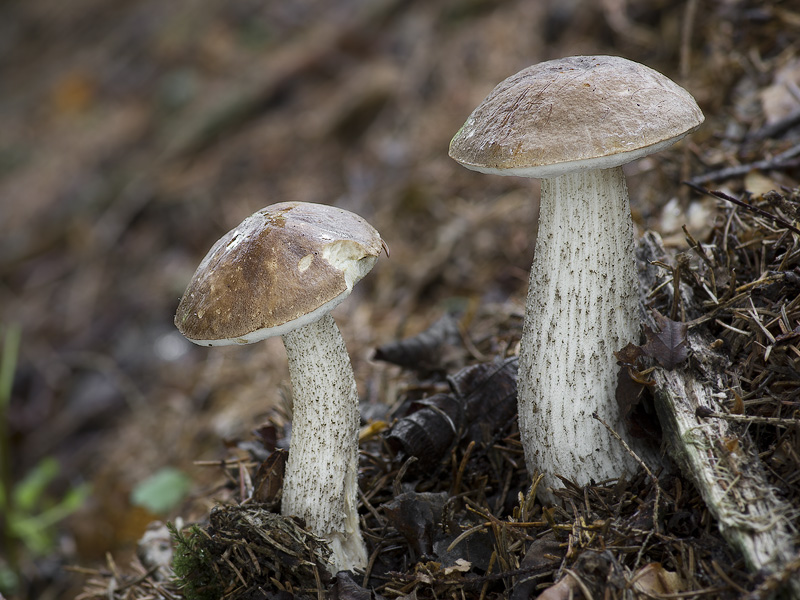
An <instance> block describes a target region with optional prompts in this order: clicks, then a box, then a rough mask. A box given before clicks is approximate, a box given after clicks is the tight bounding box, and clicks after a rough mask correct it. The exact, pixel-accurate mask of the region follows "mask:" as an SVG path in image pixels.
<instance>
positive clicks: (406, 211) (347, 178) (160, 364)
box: [0, 0, 800, 599]
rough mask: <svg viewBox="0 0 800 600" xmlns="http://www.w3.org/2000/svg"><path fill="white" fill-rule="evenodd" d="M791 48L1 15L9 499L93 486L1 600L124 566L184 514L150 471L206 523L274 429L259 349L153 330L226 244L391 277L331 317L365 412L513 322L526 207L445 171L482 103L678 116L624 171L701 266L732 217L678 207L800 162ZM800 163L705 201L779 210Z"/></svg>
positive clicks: (45, 7) (118, 12) (729, 3)
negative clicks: (526, 86) (412, 377)
mask: <svg viewBox="0 0 800 600" xmlns="http://www.w3.org/2000/svg"><path fill="white" fill-rule="evenodd" d="M798 40H800V6H798V5H797V4H796V2H791V1H784V2H781V1H777V2H758V1H756V0H753V1H736V0H697V1H695V0H689V1H686V2H672V1H668V0H602V1H591V0H543V1H541V2H534V1H530V0H528V1H525V0H508V1H503V2H492V1H489V0H467V1H464V0H440V1H432V2H413V1H412V2H399V1H397V0H369V1H362V0H339V1H337V2H321V1H319V0H298V1H295V2H289V3H287V2H254V1H252V0H206V1H205V2H202V3H199V2H195V1H191V0H173V1H172V2H156V1H154V0H120V1H118V2H113V3H108V2H102V1H99V0H72V1H71V2H69V3H63V2H60V1H57V0H6V1H5V2H2V3H0V131H2V135H1V136H0V326H2V327H3V330H4V331H7V330H8V328H9V327H10V326H13V325H18V326H19V327H20V328H21V344H20V350H19V361H18V364H17V366H16V372H15V378H14V385H13V393H12V397H11V402H10V406H9V409H8V414H7V424H6V428H7V430H6V431H5V432H4V431H3V430H2V429H0V436H3V437H4V439H5V442H4V445H3V446H0V448H5V450H6V451H7V452H8V453H9V454H8V455H7V457H8V458H10V463H11V464H10V466H11V472H10V476H9V477H8V479H7V480H6V482H5V483H6V484H8V483H9V482H19V481H21V480H23V479H24V477H25V475H26V474H29V473H31V472H32V471H34V470H35V469H36V467H37V465H40V464H41V462H42V460H43V459H45V458H47V457H52V458H55V459H56V460H57V464H58V468H57V474H56V475H55V476H54V477H53V479H52V481H50V482H49V484H48V485H47V486H46V488H45V489H44V490H43V491H42V492H41V494H40V497H39V501H40V503H41V504H42V505H47V504H48V503H49V504H50V505H52V504H54V503H57V501H58V499H60V498H64V497H65V496H67V495H68V494H69V492H70V490H74V489H76V488H79V487H80V486H81V485H83V484H89V486H90V492H89V493H88V496H87V497H86V499H85V500H84V501H83V502H81V503H80V506H79V507H78V508H77V510H76V511H75V512H73V513H72V514H71V515H70V516H69V517H67V518H65V519H62V520H59V521H58V523H57V524H55V526H54V527H52V528H48V531H49V532H51V533H53V534H54V535H53V537H52V539H51V540H50V541H49V543H48V544H46V545H45V550H44V551H42V552H38V553H37V552H32V551H31V549H30V548H29V547H26V546H25V545H24V544H22V543H21V540H19V539H11V540H8V539H6V540H5V541H6V542H7V544H6V549H5V560H0V565H2V564H4V565H5V566H6V567H7V566H9V565H10V562H9V561H10V560H11V559H10V552H12V551H11V550H10V548H11V545H12V544H13V545H15V546H16V549H15V550H14V551H13V553H14V554H16V559H15V560H14V562H15V563H16V567H17V575H18V576H19V578H18V581H17V584H16V591H12V590H10V589H9V590H7V593H6V597H7V598H9V599H10V598H16V597H19V598H25V597H27V598H39V599H42V598H44V599H49V598H53V599H54V598H73V597H75V595H76V594H77V593H78V592H79V591H80V589H81V586H82V585H83V583H84V577H83V576H82V575H81V574H80V573H75V572H73V571H68V570H65V569H64V567H66V566H70V565H71V566H81V567H85V568H93V567H98V566H101V565H105V564H106V553H111V554H112V555H113V556H114V558H115V560H116V561H117V562H118V564H120V565H123V564H127V562H128V561H129V560H130V558H131V556H132V549H133V547H134V545H135V542H136V540H137V539H139V537H140V536H141V535H142V533H143V532H144V530H145V528H146V526H147V524H148V523H149V522H150V521H151V520H154V519H156V518H161V519H165V518H171V517H173V516H174V515H175V513H176V512H177V509H175V511H173V512H172V513H165V514H154V513H153V512H151V511H148V510H146V509H145V508H143V507H141V506H137V505H135V504H134V503H133V502H132V500H131V494H132V492H133V491H134V490H135V489H137V486H138V485H140V484H141V482H143V481H145V480H146V479H147V478H148V477H149V476H151V475H152V474H153V473H155V472H157V471H159V469H161V468H164V467H175V468H178V469H180V470H182V471H183V472H184V473H185V474H188V476H189V477H190V478H191V491H190V494H189V498H188V500H187V501H186V502H185V503H184V504H182V505H181V507H180V511H181V512H182V514H183V515H184V516H185V517H186V518H192V517H196V518H197V517H199V516H200V515H202V514H203V513H204V512H206V511H207V510H208V509H209V508H210V507H211V505H212V504H213V490H215V489H216V488H217V486H218V485H220V482H221V481H222V479H223V477H222V474H221V473H220V471H219V469H215V468H213V467H209V466H204V465H203V464H198V463H199V462H201V461H218V460H220V459H222V458H224V457H225V456H226V455H227V453H228V452H229V451H230V449H231V448H232V447H234V446H235V445H236V444H237V442H239V441H241V440H247V439H248V438H250V437H252V434H251V432H252V431H253V430H254V429H255V428H257V427H258V426H259V425H260V424H262V423H263V422H264V421H265V419H266V418H267V417H268V415H269V414H270V412H271V411H272V410H273V409H274V408H275V407H278V406H280V405H281V404H282V403H283V402H284V397H285V390H286V386H287V384H288V372H287V368H286V359H285V354H284V351H283V348H282V345H281V342H280V340H276V339H273V340H268V341H266V342H264V343H260V344H256V345H253V346H248V347H236V348H221V349H212V350H209V349H206V348H201V347H197V346H193V345H192V344H190V343H188V342H187V341H185V340H184V339H183V338H182V337H181V336H180V334H179V333H178V332H177V330H176V329H175V328H174V326H173V323H172V319H173V315H174V312H175V308H176V306H177V302H178V300H179V298H180V296H181V294H182V293H183V290H184V288H185V286H186V284H187V283H188V281H189V279H190V278H191V275H192V273H193V272H194V270H195V268H196V266H197V264H198V263H199V261H200V259H201V258H202V257H203V256H204V254H205V253H206V251H207V250H208V249H209V248H210V246H211V245H212V244H213V243H214V242H215V241H216V240H217V239H218V238H219V237H220V236H221V235H222V234H224V233H225V232H227V231H228V230H229V229H231V228H232V227H234V226H235V225H237V224H238V223H239V222H240V221H241V220H242V219H243V218H244V217H246V216H248V215H250V214H251V213H253V212H254V211H256V210H258V209H259V208H261V207H263V206H266V205H268V204H272V203H275V202H282V201H287V200H296V201H307V202H320V203H327V204H333V205H336V206H339V207H342V208H345V209H348V210H351V211H353V212H356V213H358V214H360V215H362V216H363V217H364V218H366V219H367V220H368V221H369V222H371V223H372V224H373V225H374V226H375V227H376V228H377V229H378V231H380V232H381V235H382V236H383V238H384V240H385V241H386V243H387V244H388V247H389V249H390V254H389V256H388V257H387V256H383V257H382V258H381V259H380V260H379V261H378V263H377V265H376V267H375V268H374V270H373V272H372V273H371V274H370V275H369V276H368V277H367V278H365V279H364V280H363V281H362V282H361V283H360V285H359V286H358V288H357V289H356V291H355V292H354V293H353V295H352V297H351V298H350V299H348V301H347V302H345V303H344V304H342V305H341V306H340V307H339V308H337V310H336V312H335V316H336V318H337V322H338V323H339V325H340V327H341V329H342V333H343V336H344V338H345V340H346V342H347V345H348V349H349V350H350V353H351V355H352V357H353V363H354V369H355V372H356V378H357V380H358V382H359V386H360V387H359V389H360V392H361V395H362V398H363V399H364V400H365V401H366V402H368V403H369V402H372V403H388V404H391V403H393V402H394V401H395V400H396V398H397V396H398V394H399V393H400V391H399V390H400V389H402V386H403V374H402V372H401V371H400V369H399V368H397V367H393V366H389V365H387V364H385V363H382V362H379V361H375V360H373V358H372V357H373V352H374V348H375V347H376V346H378V345H380V344H383V343H386V342H388V341H391V340H394V339H397V338H400V337H404V336H408V335H412V334H415V333H418V332H420V331H422V330H423V329H425V328H426V327H427V326H429V325H430V324H431V323H433V322H434V321H436V320H437V319H438V318H439V317H441V316H442V315H443V314H444V313H446V312H447V311H448V310H452V309H458V310H461V311H462V313H468V314H470V315H473V317H474V319H475V320H479V318H480V316H481V315H486V314H496V313H503V314H514V313H515V312H516V313H517V314H519V313H521V312H522V310H523V306H524V297H525V293H526V285H527V273H528V270H529V267H530V262H531V257H532V253H533V247H534V242H535V231H536V220H537V206H536V200H535V199H536V197H537V194H538V185H537V183H536V182H531V181H528V180H522V179H518V178H512V177H494V176H487V175H481V174H478V173H474V172H471V171H468V170H466V169H464V168H462V167H460V166H459V165H458V164H456V163H455V162H454V161H452V160H451V159H450V158H449V157H448V156H447V149H448V144H449V141H450V139H451V137H452V136H453V134H454V133H455V132H456V131H457V130H458V129H459V127H460V126H461V124H462V123H463V121H464V119H465V118H466V117H467V116H468V115H469V113H470V112H471V111H472V109H473V108H474V107H475V106H476V105H477V104H478V103H479V102H480V101H481V100H482V99H483V98H484V96H485V95H486V94H487V93H488V92H489V91H490V90H491V89H492V88H493V87H494V85H496V84H497V83H498V82H499V81H501V80H502V79H504V78H505V77H507V76H508V75H511V74H512V73H515V72H516V71H518V70H520V69H521V68H523V67H526V66H528V65H530V64H533V63H537V62H540V61H543V60H547V59H551V58H557V57H561V56H567V55H577V54H615V55H621V56H625V57H627V58H630V59H632V60H635V61H638V62H641V63H644V64H647V65H648V66H650V67H653V68H654V69H656V70H658V71H660V72H662V73H664V74H665V75H667V76H668V77H670V78H672V79H673V80H675V81H677V82H678V83H680V84H681V85H683V86H684V87H685V88H686V89H687V90H689V91H690V92H691V93H692V94H693V95H694V97H695V98H696V99H697V101H698V104H699V105H700V107H701V108H702V110H703V111H704V113H705V115H706V122H705V124H704V125H703V126H702V128H701V129H700V130H698V131H697V132H696V133H695V134H693V135H692V136H691V137H690V138H688V139H687V140H685V141H684V142H682V143H681V144H679V145H678V146H676V147H673V148H670V149H668V150H666V151H664V152H661V153H659V154H656V155H653V156H651V157H648V158H646V159H643V160H640V161H638V162H636V163H633V164H631V165H628V167H626V173H627V174H628V185H629V188H630V195H631V201H632V211H633V215H634V221H635V224H636V227H637V234H641V233H642V232H643V231H644V230H645V229H649V228H651V229H655V230H657V231H659V232H660V233H661V234H662V236H663V237H664V239H665V240H666V243H667V245H668V246H671V247H683V248H685V247H686V241H685V239H684V234H683V232H682V231H681V226H682V225H684V224H687V226H688V230H689V231H690V232H691V233H692V234H693V235H694V236H695V237H696V238H697V239H702V238H703V236H706V235H708V234H709V231H710V229H711V225H712V224H713V222H714V220H715V218H716V217H717V216H718V215H719V214H720V212H719V211H720V210H722V207H724V206H725V202H723V201H721V200H717V199H714V198H710V197H704V196H701V195H699V194H697V193H696V192H693V191H691V190H690V189H689V188H688V187H687V186H684V185H681V183H680V182H681V181H682V180H685V179H688V178H691V177H701V176H703V175H704V174H709V173H714V172H716V171H718V170H719V169H724V168H729V167H736V166H738V165H748V164H752V163H755V162H757V161H769V160H770V159H773V158H774V157H776V156H779V155H780V154H781V153H782V152H786V151H787V150H788V151H791V150H792V149H794V148H797V147H798V144H800V128H798V126H797V124H798V122H800V112H799V109H800V57H799V55H800V47H799V46H798V44H799V43H800V42H798ZM792 118H793V119H794V120H793V121H792ZM770 127H773V129H769V128H770ZM798 154H800V153H798ZM796 156H797V154H795V155H791V156H787V158H786V160H783V161H780V160H779V161H777V162H773V163H772V164H771V165H768V166H769V167H771V168H760V169H749V168H745V169H742V170H740V171H735V172H732V173H731V174H730V175H729V176H720V177H717V178H716V179H715V180H713V181H708V182H706V183H707V184H708V185H713V186H714V187H715V188H716V189H724V190H726V191H727V192H728V193H731V194H734V195H736V194H740V193H741V192H742V191H744V190H749V191H751V192H753V193H754V194H756V195H758V194H761V193H763V192H766V191H768V190H770V189H780V187H781V186H785V187H786V188H787V189H790V188H796V187H797V186H798V177H800V169H799V168H798V161H797V159H796ZM792 158H794V161H792ZM704 185H705V184H704ZM7 537H8V536H7ZM0 589H2V588H0Z"/></svg>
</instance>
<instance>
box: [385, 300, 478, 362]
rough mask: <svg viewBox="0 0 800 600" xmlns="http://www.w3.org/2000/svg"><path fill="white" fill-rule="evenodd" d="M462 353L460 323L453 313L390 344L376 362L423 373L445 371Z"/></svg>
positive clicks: (386, 345)
mask: <svg viewBox="0 0 800 600" xmlns="http://www.w3.org/2000/svg"><path fill="white" fill-rule="evenodd" d="M461 353H463V345H462V343H461V331H460V330H459V328H458V319H457V318H456V317H455V316H453V315H452V314H450V313H446V314H445V315H444V316H443V317H442V318H440V319H439V320H438V321H436V322H435V323H433V325H431V326H430V327H428V329H426V330H425V331H422V332H421V333H418V334H417V335H415V336H412V337H409V338H405V339H402V340H397V341H393V342H388V343H386V344H383V345H382V346H379V347H378V348H376V349H375V354H374V356H373V358H374V359H375V360H381V361H384V362H389V363H392V364H395V365H398V366H401V367H404V368H406V369H412V370H415V371H420V372H423V373H429V372H435V371H442V370H446V368H447V366H448V364H449V363H451V362H456V361H455V359H456V358H457V355H460V354H461Z"/></svg>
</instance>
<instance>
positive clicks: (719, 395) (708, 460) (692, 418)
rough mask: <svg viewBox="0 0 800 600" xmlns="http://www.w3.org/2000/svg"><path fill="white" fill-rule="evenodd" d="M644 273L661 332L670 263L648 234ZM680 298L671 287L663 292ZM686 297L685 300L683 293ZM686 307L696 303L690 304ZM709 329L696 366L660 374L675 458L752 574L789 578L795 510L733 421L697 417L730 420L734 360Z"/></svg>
mask: <svg viewBox="0 0 800 600" xmlns="http://www.w3.org/2000/svg"><path fill="white" fill-rule="evenodd" d="M637 260H638V261H639V267H640V269H641V270H640V273H642V277H641V281H642V293H641V294H640V296H641V298H642V303H643V304H644V313H645V314H646V321H647V323H648V325H650V327H654V326H655V325H656V323H655V319H654V317H653V313H652V311H651V310H650V309H649V307H648V306H647V304H646V301H647V298H648V294H649V292H650V290H651V289H653V288H654V287H656V286H657V285H659V284H660V281H658V279H659V268H658V267H657V266H655V265H654V264H653V263H654V262H661V263H665V262H668V258H667V253H666V251H665V249H664V246H663V243H662V241H661V238H660V236H659V235H658V234H657V233H653V232H648V233H646V234H645V235H644V237H643V238H642V240H641V241H640V243H639V246H638V248H637ZM662 289H664V290H665V291H666V292H667V294H668V295H671V294H673V293H674V291H675V290H674V287H673V284H672V281H670V282H669V283H668V284H667V285H664V286H663V288H662ZM679 293H680V292H679ZM684 301H685V302H689V303H691V299H690V298H685V299H684ZM712 341H713V340H712V339H709V336H708V335H707V334H706V333H704V331H703V328H695V329H691V330H689V332H688V334H687V345H688V346H689V349H690V359H689V360H688V361H687V362H685V363H683V365H681V366H679V367H678V368H676V369H674V370H671V371H668V370H666V369H663V368H656V369H654V370H653V372H652V374H651V377H652V379H653V380H654V381H655V385H654V386H653V392H654V396H655V401H656V410H657V412H658V416H659V420H660V421H661V425H662V427H663V429H664V436H665V440H666V443H667V446H668V449H669V452H670V455H671V456H672V457H673V459H675V461H676V462H677V463H678V465H679V466H680V468H681V470H682V472H683V473H684V475H686V476H687V477H688V478H689V479H690V480H691V481H692V482H693V483H694V484H695V487H696V488H697V490H698V491H699V492H700V494H701V496H702V497H703V500H704V501H705V503H706V506H707V507H708V509H709V511H710V512H711V513H712V514H713V516H714V517H715V518H716V520H717V522H718V526H719V530H720V533H721V534H722V535H723V537H725V539H726V540H727V541H728V543H730V544H731V545H732V546H733V547H735V548H736V549H737V550H738V551H739V552H741V553H742V556H743V558H744V561H745V563H746V564H747V567H748V568H749V569H751V570H752V571H754V572H760V573H763V574H764V575H765V576H766V577H771V576H774V575H778V574H783V573H784V572H785V570H786V568H787V566H788V565H791V564H796V561H797V559H798V548H797V547H796V545H795V543H794V534H795V532H794V531H793V528H792V524H791V521H790V516H791V514H792V507H791V506H789V505H788V504H787V503H786V502H784V501H783V500H782V499H781V498H780V497H779V495H778V493H777V490H776V489H775V488H774V486H772V485H771V484H770V483H769V481H768V479H767V476H766V472H765V469H764V466H763V464H762V463H761V460H760V459H759V457H758V453H757V452H756V450H755V446H754V445H753V443H752V442H751V440H750V439H749V436H748V435H747V433H746V432H744V431H743V430H742V428H741V427H739V426H737V424H736V423H734V422H732V421H730V420H728V419H704V418H700V417H698V409H699V410H700V412H701V414H702V412H703V411H704V410H712V411H713V412H714V413H726V412H727V409H726V408H725V406H724V404H723V402H722V400H725V399H727V393H726V392H725V391H724V390H725V389H726V387H727V386H726V384H725V381H724V380H723V377H724V373H725V369H726V367H727V366H729V361H728V359H727V358H726V357H725V356H723V355H721V354H719V353H717V352H716V351H714V350H712V348H711V342H712ZM788 594H789V597H791V598H795V599H800V580H798V579H797V578H796V577H795V578H790V579H789V583H788Z"/></svg>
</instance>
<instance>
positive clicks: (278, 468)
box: [253, 450, 289, 504]
mask: <svg viewBox="0 0 800 600" xmlns="http://www.w3.org/2000/svg"><path fill="white" fill-rule="evenodd" d="M288 456H289V453H288V452H287V451H286V450H276V451H275V452H273V453H272V454H270V455H269V458H267V460H265V461H264V462H262V463H261V464H260V465H259V467H258V471H256V475H255V478H254V479H253V501H254V502H257V503H260V504H271V503H274V502H278V501H279V500H280V498H281V490H282V489H283V475H284V472H285V471H286V459H287V458H288Z"/></svg>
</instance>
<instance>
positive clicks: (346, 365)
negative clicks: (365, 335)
mask: <svg viewBox="0 0 800 600" xmlns="http://www.w3.org/2000/svg"><path fill="white" fill-rule="evenodd" d="M383 247H384V245H383V240H381V237H380V235H379V234H378V232H377V231H375V229H373V228H372V226H370V225H369V223H367V222H366V221H365V220H364V219H362V218H361V217H359V216H358V215H355V214H353V213H351V212H348V211H345V210H342V209H339V208H334V207H331V206H326V205H322V204H308V203H303V202H284V203H280V204H273V205H272V206H268V207H266V208H264V209H262V210H260V211H258V212H256V213H255V214H253V215H251V216H249V217H247V218H246V219H245V220H244V221H242V223H241V224H240V225H239V226H238V227H236V228H235V229H233V230H231V231H229V232H228V233H227V234H225V235H224V236H223V237H222V238H221V239H220V240H219V241H218V242H217V243H216V244H214V246H213V247H212V248H211V250H210V251H209V252H208V254H207V255H206V257H205V258H204V259H203V261H202V262H201V263H200V266H199V267H198V268H197V271H196V272H195V274H194V277H193V278H192V280H191V282H190V283H189V286H188V287H187V289H186V292H185V293H184V295H183V298H182V299H181V301H180V304H179V305H178V310H177V313H176V315H175V325H176V326H177V327H178V329H179V330H180V332H181V333H182V334H183V335H184V336H186V337H187V338H188V339H189V340H191V341H192V342H194V343H196V344H200V345H205V346H223V345H230V344H250V343H253V342H258V341H260V340H263V339H265V338H268V337H272V336H276V335H279V336H281V337H282V338H283V343H284V346H285V348H286V354H287V356H288V359H289V375H290V377H291V380H292V387H293V392H294V409H293V415H292V439H291V442H290V445H289V459H288V462H287V465H286V477H285V481H284V489H283V500H282V506H281V511H282V512H283V514H284V515H295V516H298V517H301V518H303V519H304V520H305V522H306V525H307V526H308V527H309V529H310V530H311V531H312V532H313V533H316V534H317V535H320V536H322V537H324V538H326V539H327V540H328V541H329V543H330V546H331V551H332V554H331V565H330V567H331V571H332V572H333V573H335V572H337V571H339V570H347V569H354V568H363V567H365V566H366V561H367V556H366V548H365V546H364V542H363V539H362V537H361V530H360V527H359V520H358V513H357V512H356V507H357V485H358V482H357V476H358V426H359V411H358V391H357V389H356V382H355V377H354V375H353V369H352V367H351V365H350V358H349V356H348V354H347V350H346V348H345V345H344V341H343V340H342V336H341V334H340V333H339V329H338V328H337V327H336V323H335V322H334V320H333V318H332V317H331V316H330V314H329V313H330V311H331V310H332V309H333V308H334V307H335V306H337V305H338V304H339V303H340V302H342V301H343V300H344V299H345V298H346V297H347V296H349V295H350V292H351V291H352V290H353V286H354V285H355V283H356V282H358V281H359V280H360V279H361V278H362V277H364V275H366V274H367V273H368V272H369V271H370V269H372V266H373V265H374V264H375V261H376V260H377V258H378V255H379V254H380V252H381V250H382V249H383Z"/></svg>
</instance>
